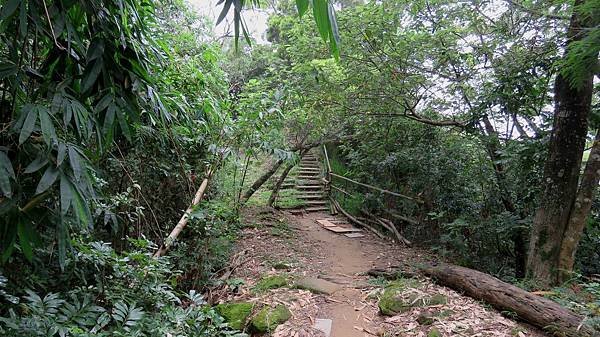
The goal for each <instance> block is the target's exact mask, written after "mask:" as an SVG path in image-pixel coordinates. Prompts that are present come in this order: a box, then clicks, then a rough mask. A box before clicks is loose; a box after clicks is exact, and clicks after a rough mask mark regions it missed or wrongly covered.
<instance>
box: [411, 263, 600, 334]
mask: <svg viewBox="0 0 600 337" xmlns="http://www.w3.org/2000/svg"><path fill="white" fill-rule="evenodd" d="M420 270H421V272H422V273H424V274H425V275H427V276H430V277H432V278H434V279H435V281H436V282H437V283H440V284H442V285H445V286H447V287H450V288H452V289H455V290H458V291H462V292H464V293H465V294H466V295H468V296H470V297H472V298H474V299H477V300H483V301H485V302H486V303H489V304H491V305H492V306H493V307H495V308H496V309H498V310H500V311H510V312H513V313H515V314H517V315H518V318H519V319H521V320H523V321H525V322H528V323H531V324H533V325H535V326H537V327H539V328H542V329H544V330H546V331H548V332H551V333H554V332H556V333H557V335H560V336H566V337H597V336H600V332H598V331H596V330H595V329H593V328H592V327H590V326H588V325H586V324H584V319H585V318H584V317H582V316H579V315H577V314H575V313H574V312H572V311H570V310H568V309H566V308H564V307H562V306H560V305H559V304H558V303H556V302H554V301H552V300H549V299H547V298H544V297H541V296H538V295H535V294H532V293H530V292H528V291H525V290H523V289H521V288H518V287H515V286H513V285H512V284H509V283H506V282H502V281H500V280H499V279H497V278H495V277H493V276H491V275H488V274H485V273H482V272H479V271H476V270H473V269H468V268H463V267H459V266H454V265H449V264H441V265H437V266H431V265H429V266H424V267H421V268H420Z"/></svg>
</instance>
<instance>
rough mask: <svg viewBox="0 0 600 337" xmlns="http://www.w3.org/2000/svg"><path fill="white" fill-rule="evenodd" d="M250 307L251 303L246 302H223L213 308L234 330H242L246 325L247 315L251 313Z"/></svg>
mask: <svg viewBox="0 0 600 337" xmlns="http://www.w3.org/2000/svg"><path fill="white" fill-rule="evenodd" d="M252 307H253V304H252V303H248V302H239V303H223V304H219V305H217V306H216V307H215V310H216V311H217V312H218V313H219V315H221V316H223V318H225V321H226V322H227V323H229V326H231V327H232V328H234V329H236V330H242V329H244V326H245V325H246V320H247V319H248V316H250V314H251V313H252Z"/></svg>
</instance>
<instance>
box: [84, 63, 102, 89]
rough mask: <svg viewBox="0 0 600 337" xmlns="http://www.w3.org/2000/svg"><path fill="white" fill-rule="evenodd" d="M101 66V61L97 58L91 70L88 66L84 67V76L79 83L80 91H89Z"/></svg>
mask: <svg viewBox="0 0 600 337" xmlns="http://www.w3.org/2000/svg"><path fill="white" fill-rule="evenodd" d="M102 65H103V62H102V59H101V58H99V59H96V60H95V61H94V64H93V65H92V66H91V68H90V66H89V65H88V67H86V75H85V76H84V77H83V80H82V82H81V91H82V92H86V91H88V90H90V89H91V88H92V86H93V85H94V83H96V80H97V79H98V75H99V74H100V72H101V71H102ZM88 69H89V70H88Z"/></svg>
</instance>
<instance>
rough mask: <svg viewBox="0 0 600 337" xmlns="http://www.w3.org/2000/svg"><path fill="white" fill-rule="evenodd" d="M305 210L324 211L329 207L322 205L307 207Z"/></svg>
mask: <svg viewBox="0 0 600 337" xmlns="http://www.w3.org/2000/svg"><path fill="white" fill-rule="evenodd" d="M304 210H305V211H307V212H324V211H329V207H322V206H317V207H307V208H305V209H304Z"/></svg>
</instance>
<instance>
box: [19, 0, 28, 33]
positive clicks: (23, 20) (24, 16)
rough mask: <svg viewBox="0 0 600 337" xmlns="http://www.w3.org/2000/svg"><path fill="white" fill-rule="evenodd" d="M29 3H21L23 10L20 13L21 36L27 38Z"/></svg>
mask: <svg viewBox="0 0 600 337" xmlns="http://www.w3.org/2000/svg"><path fill="white" fill-rule="evenodd" d="M27 25H28V22H27V1H22V2H21V9H20V11H19V34H21V36H25V35H26V34H27Z"/></svg>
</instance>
